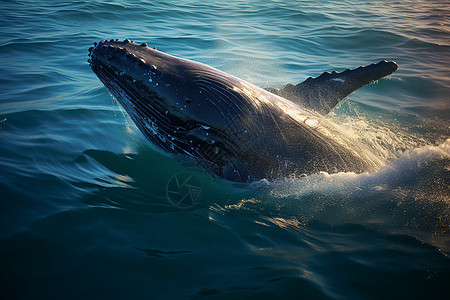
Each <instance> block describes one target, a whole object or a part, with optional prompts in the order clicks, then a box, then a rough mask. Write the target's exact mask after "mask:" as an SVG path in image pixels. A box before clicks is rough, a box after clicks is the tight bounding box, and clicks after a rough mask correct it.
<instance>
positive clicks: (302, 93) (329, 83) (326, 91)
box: [268, 60, 398, 115]
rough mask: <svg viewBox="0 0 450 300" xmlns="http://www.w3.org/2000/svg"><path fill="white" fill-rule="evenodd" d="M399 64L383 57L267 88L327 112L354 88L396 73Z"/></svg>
mask: <svg viewBox="0 0 450 300" xmlns="http://www.w3.org/2000/svg"><path fill="white" fill-rule="evenodd" d="M397 68H398V65H397V64H396V63H395V62H388V61H385V60H383V61H380V62H379V63H377V64H371V65H369V66H366V67H359V68H357V69H354V70H350V69H347V70H345V71H343V72H336V71H333V72H332V73H329V72H325V73H323V74H322V75H320V76H319V77H316V78H312V77H309V78H308V79H306V80H305V81H304V82H302V83H299V84H297V85H293V84H287V85H286V86H285V87H283V88H282V89H275V88H269V89H268V91H269V92H272V93H274V94H277V95H279V96H282V97H284V98H286V99H288V100H291V101H293V102H296V103H298V104H300V105H302V106H304V107H306V108H311V109H313V110H315V111H317V112H319V113H321V114H323V115H325V114H327V113H329V112H330V111H331V110H332V109H333V108H334V107H335V106H336V105H337V104H338V103H339V102H340V101H341V100H343V99H344V98H345V97H347V96H348V95H350V94H351V93H353V92H354V91H356V90H358V89H359V88H361V87H363V86H365V85H367V84H369V83H372V82H374V81H377V80H378V79H380V78H383V77H385V76H387V75H390V74H392V73H394V72H395V71H396V70H397Z"/></svg>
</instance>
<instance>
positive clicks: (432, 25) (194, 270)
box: [0, 0, 450, 299]
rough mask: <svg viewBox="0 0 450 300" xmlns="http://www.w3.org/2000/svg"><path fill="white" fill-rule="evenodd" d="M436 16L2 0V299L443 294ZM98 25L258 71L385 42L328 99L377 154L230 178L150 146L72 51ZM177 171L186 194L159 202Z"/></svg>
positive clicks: (443, 115)
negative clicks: (289, 174)
mask: <svg viewBox="0 0 450 300" xmlns="http://www.w3.org/2000/svg"><path fill="white" fill-rule="evenodd" d="M449 16H450V5H449V4H448V2H447V1H438V0H435V1H421V0H417V1H406V0H405V1H377V2H375V3H372V2H370V3H369V2H367V1H358V0H348V1H286V0H285V1H155V0H153V1H132V0H130V1H77V2H75V1H38V0H37V1H31V0H30V1H15V0H13V1H9V0H3V1H2V2H0V31H1V34H0V60H1V64H0V91H1V92H0V128H1V129H0V170H1V172H0V226H1V227H0V229H1V230H0V251H1V252H0V253H1V260H0V274H1V280H0V282H1V283H0V295H1V298H2V299H40V298H42V299H61V298H66V299H67V298H69V299H94V298H108V299H124V298H128V299H129V298H139V299H142V298H144V299H185V298H188V299H197V298H204V299H230V298H231V297H233V298H237V299H247V298H254V299H300V298H305V299H399V298H402V299H412V298H416V299H431V298H434V299H446V298H448V296H449V295H450V286H449V285H448V283H449V282H450V259H449V256H448V255H449V254H450V192H449V185H450V141H449V140H448V139H449V138H450V123H449V117H448V116H449V115H450V101H449V100H450V71H449V67H448V66H449V65H450V20H449V18H450V17H449ZM110 38H118V39H125V38H129V39H132V40H134V41H136V42H147V43H148V44H149V45H150V46H152V47H153V46H155V47H157V48H158V49H159V50H161V51H164V52H167V53H169V54H172V55H176V56H180V57H184V58H189V59H193V60H197V61H200V62H203V63H206V64H209V65H211V66H214V67H216V68H218V69H221V70H223V71H225V72H228V73H230V74H233V75H236V76H238V77H241V78H243V79H245V80H247V81H250V82H252V83H255V84H257V85H259V86H263V87H269V86H275V87H281V86H283V85H284V84H286V83H289V82H290V83H298V82H301V81H303V80H305V79H306V78H307V77H308V76H318V75H320V74H321V73H322V72H324V71H332V70H337V71H342V70H344V69H346V68H356V67H358V66H360V65H367V64H370V63H373V62H378V61H380V60H382V59H387V60H395V61H396V62H397V63H398V64H399V65H400V68H399V70H398V71H397V72H395V73H394V74H393V75H392V76H390V78H387V79H382V80H379V81H378V82H377V83H375V84H372V85H370V86H367V87H364V88H363V89H361V90H359V91H357V92H356V93H354V94H352V95H350V96H349V97H348V99H347V100H346V101H344V102H343V103H342V104H341V105H340V106H339V107H337V108H336V109H335V110H334V111H333V113H331V114H330V115H329V116H328V118H329V119H330V120H332V121H333V122H335V123H336V124H338V126H340V127H341V129H342V130H344V131H345V132H347V134H348V135H349V136H351V137H352V138H355V139H357V140H358V141H360V142H361V143H363V144H365V146H366V147H367V148H368V149H370V151H371V152H373V153H374V154H375V155H377V156H378V157H379V158H380V160H382V161H384V164H385V166H384V167H382V168H381V170H380V171H379V172H376V173H374V174H361V175H355V174H352V173H346V174H343V173H341V174H335V175H328V174H317V175H313V176H309V177H304V178H298V179H293V178H280V179H279V180H277V181H275V182H261V183H257V184H254V185H244V186H242V185H235V184H232V183H230V182H226V181H223V180H221V179H219V178H213V177H211V176H210V175H209V174H205V173H204V172H202V170H198V169H195V168H192V167H191V166H189V165H185V164H183V163H180V162H179V161H177V160H175V159H173V158H171V157H167V156H164V155H163V154H161V153H159V152H158V151H155V149H154V147H153V146H152V145H150V144H149V143H148V142H147V141H146V140H145V138H144V137H143V136H142V135H141V134H140V132H139V131H138V129H137V128H136V127H135V126H134V125H133V123H132V121H131V120H130V119H129V118H128V117H127V115H126V114H125V113H124V112H123V110H122V109H121V107H120V106H119V104H118V103H117V102H116V101H115V100H114V99H113V98H112V97H111V95H110V94H109V93H108V91H107V90H106V88H105V87H104V86H103V85H102V84H101V83H100V81H99V80H98V79H97V78H96V76H95V75H94V74H93V73H92V71H91V70H90V68H89V65H88V63H87V62H86V60H87V58H88V56H87V54H88V48H89V47H90V46H92V45H93V43H94V42H95V41H99V40H102V39H110ZM177 174H178V175H180V174H181V175H183V174H189V175H192V176H193V178H195V180H196V181H195V183H194V185H195V188H196V189H194V190H191V192H192V191H195V192H196V193H195V194H194V195H193V196H192V197H193V198H192V199H194V200H195V205H194V206H193V207H190V205H186V206H185V207H183V208H180V207H177V206H175V205H173V204H172V203H171V202H170V201H169V199H172V200H173V198H171V194H170V189H171V188H172V185H171V184H172V183H173V181H171V180H173V178H174V176H175V175H177ZM172 202H173V201H172Z"/></svg>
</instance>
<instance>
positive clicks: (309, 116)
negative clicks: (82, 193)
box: [88, 39, 398, 182]
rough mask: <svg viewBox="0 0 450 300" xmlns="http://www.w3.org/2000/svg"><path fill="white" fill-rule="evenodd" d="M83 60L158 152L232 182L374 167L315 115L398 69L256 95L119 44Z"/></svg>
mask: <svg viewBox="0 0 450 300" xmlns="http://www.w3.org/2000/svg"><path fill="white" fill-rule="evenodd" d="M88 62H89V64H90V67H91V69H92V70H93V72H94V73H95V74H96V75H97V76H98V78H99V79H100V80H101V82H102V83H103V84H104V85H105V86H106V87H107V88H108V90H109V91H110V92H111V94H112V95H113V96H114V97H115V98H116V99H117V100H118V101H119V103H120V104H121V105H122V107H123V108H124V109H125V111H126V112H127V113H128V114H129V116H130V117H131V119H132V120H133V121H134V123H135V124H136V126H137V127H138V128H139V130H140V131H141V132H142V134H143V135H144V136H145V137H146V138H147V139H148V140H149V141H150V142H151V143H153V144H154V145H155V146H156V148H157V149H160V150H161V151H162V152H164V153H169V154H171V155H174V156H176V157H178V158H179V159H181V160H182V161H185V162H186V161H188V162H193V163H195V164H196V165H198V166H200V167H202V168H205V169H206V170H208V171H210V172H212V173H213V174H216V175H217V176H220V177H223V178H225V179H227V180H230V181H234V182H252V181H255V180H261V179H268V180H274V179H276V178H278V177H280V176H282V177H290V176H302V175H305V174H306V175H309V174H313V173H319V172H327V173H337V172H355V173H362V172H366V171H367V172H370V171H373V170H376V169H377V168H378V167H379V161H377V159H376V158H374V157H371V155H370V152H369V151H365V150H364V148H363V147H362V146H360V145H357V144H356V143H355V142H354V141H352V140H350V139H349V138H348V137H346V135H345V134H344V133H343V132H341V131H340V130H339V128H338V126H336V125H335V124H333V123H332V122H330V121H329V120H328V119H327V118H325V117H324V115H326V114H327V113H329V112H330V111H331V110H332V109H333V107H335V105H336V104H338V103H339V101H341V100H342V99H344V98H345V97H346V96H348V95H349V94H350V93H352V92H354V91H355V90H357V89H359V88H360V87H362V86H364V85H367V84H369V83H371V82H373V81H376V80H378V79H380V78H382V77H384V76H387V75H389V74H391V73H393V72H394V71H395V70H397V68H398V65H397V64H396V63H395V62H387V61H381V62H379V63H377V64H372V65H369V66H366V67H359V68H357V69H354V70H350V69H348V70H346V71H344V72H332V73H328V72H325V73H323V74H322V75H320V76H318V77H316V78H312V77H310V78H308V79H307V80H305V81H304V82H302V83H299V84H297V85H293V84H287V85H286V86H285V87H283V88H281V89H275V88H270V89H262V88H260V87H257V86H256V85H253V84H251V83H249V82H246V81H245V80H242V79H239V78H237V77H235V76H232V75H230V74H227V73H225V72H222V71H219V70H217V69H215V68H213V67H211V66H208V65H205V64H202V63H199V62H195V61H191V60H188V59H182V58H178V57H175V56H172V55H169V54H166V53H163V52H161V51H158V50H156V48H151V47H149V46H148V45H147V44H146V43H142V44H138V43H135V42H133V41H130V40H128V39H126V40H124V41H119V40H104V41H100V42H99V43H94V47H90V48H89V59H88Z"/></svg>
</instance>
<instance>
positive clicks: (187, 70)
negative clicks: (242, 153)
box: [88, 40, 252, 182]
mask: <svg viewBox="0 0 450 300" xmlns="http://www.w3.org/2000/svg"><path fill="white" fill-rule="evenodd" d="M88 62H89V63H90V66H91V68H92V70H93V71H94V73H95V74H96V75H97V76H98V77H99V79H100V80H101V81H102V82H103V84H104V85H105V86H106V87H107V88H108V89H109V91H110V92H111V93H112V94H113V95H114V96H115V98H116V99H117V100H118V101H119V102H120V104H121V105H122V106H123V108H124V109H125V110H126V111H127V113H128V114H129V115H130V117H131V118H132V120H133V121H134V123H135V124H136V125H137V127H138V128H139V130H140V131H141V132H142V133H143V134H144V135H145V136H146V138H147V139H149V140H150V141H151V142H152V143H153V144H155V145H156V146H157V148H159V149H162V150H163V152H169V153H173V154H181V155H185V156H190V157H196V158H200V159H201V161H202V163H206V164H208V169H212V170H213V172H214V173H216V174H218V175H219V176H221V177H225V178H228V179H231V180H233V181H244V182H245V181H251V180H252V179H251V178H250V177H251V176H250V175H249V174H248V172H246V171H245V168H244V167H243V165H242V163H241V162H240V160H239V159H238V158H237V153H238V152H239V149H238V148H239V146H238V143H237V142H236V134H237V133H236V129H235V128H233V126H232V125H231V123H230V122H229V119H230V118H231V115H232V114H233V110H236V105H238V104H239V103H236V102H239V101H241V100H242V99H240V98H239V97H237V95H232V93H231V95H230V90H229V89H228V87H226V86H225V85H226V84H225V82H226V81H223V80H221V79H218V78H219V77H221V76H222V75H226V74H225V73H222V72H220V71H218V70H216V69H214V68H212V67H209V66H207V65H204V64H201V63H198V62H193V61H190V60H186V59H181V58H177V57H174V56H171V55H168V54H165V53H163V52H160V51H158V50H156V49H154V48H150V47H148V46H147V44H146V43H143V44H137V43H134V42H132V41H130V40H124V41H119V40H109V41H108V40H105V41H101V42H99V43H95V44H94V47H91V48H90V49H89V60H88ZM208 80H211V81H215V83H216V84H215V85H214V86H215V89H216V90H211V89H210V87H211V86H212V85H211V84H208V82H206V81H208ZM217 83H221V84H217ZM230 85H231V84H230ZM220 89H222V90H220ZM227 93H228V95H226V94H227ZM212 94H214V95H212ZM227 97H228V98H227ZM230 97H232V98H233V97H234V99H232V100H233V102H234V103H233V104H232V105H231V106H230V105H228V104H226V102H227V99H228V100H230V99H229V98H230ZM243 105H245V103H243ZM229 173H230V174H229ZM236 176H237V177H236ZM234 177H236V178H234Z"/></svg>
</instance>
